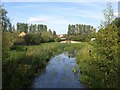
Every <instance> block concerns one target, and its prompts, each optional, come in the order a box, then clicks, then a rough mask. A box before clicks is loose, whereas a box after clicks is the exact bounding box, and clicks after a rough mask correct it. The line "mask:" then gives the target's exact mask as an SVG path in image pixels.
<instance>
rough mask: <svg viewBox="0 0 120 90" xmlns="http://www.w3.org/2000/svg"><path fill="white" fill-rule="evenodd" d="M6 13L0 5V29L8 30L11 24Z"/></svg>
mask: <svg viewBox="0 0 120 90" xmlns="http://www.w3.org/2000/svg"><path fill="white" fill-rule="evenodd" d="M7 13H8V12H7V11H6V10H5V9H4V8H3V7H2V6H0V25H2V31H8V27H9V26H10V24H11V23H10V19H9V18H8V16H7Z"/></svg>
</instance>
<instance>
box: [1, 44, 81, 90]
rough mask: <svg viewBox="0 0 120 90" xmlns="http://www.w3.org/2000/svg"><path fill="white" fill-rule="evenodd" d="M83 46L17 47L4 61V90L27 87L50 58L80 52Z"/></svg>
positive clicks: (45, 45) (42, 45)
mask: <svg viewBox="0 0 120 90" xmlns="http://www.w3.org/2000/svg"><path fill="white" fill-rule="evenodd" d="M80 46H82V47H83V44H61V43H44V44H41V45H37V46H17V47H16V50H10V51H9V57H5V56H4V61H3V72H2V73H3V89H4V88H17V89H19V88H23V87H27V86H28V85H29V84H30V83H31V82H32V80H33V78H34V77H35V76H36V75H38V74H39V73H40V72H42V71H43V69H44V68H45V66H46V65H47V62H48V61H49V58H50V57H52V56H53V55H55V54H59V53H61V52H64V51H65V52H66V51H69V50H75V49H76V50H78V49H80V48H81V47H80Z"/></svg>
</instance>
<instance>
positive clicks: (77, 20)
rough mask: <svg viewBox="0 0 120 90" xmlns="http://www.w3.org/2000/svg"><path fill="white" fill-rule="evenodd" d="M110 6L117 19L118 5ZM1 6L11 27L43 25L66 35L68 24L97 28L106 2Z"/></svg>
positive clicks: (37, 3)
mask: <svg viewBox="0 0 120 90" xmlns="http://www.w3.org/2000/svg"><path fill="white" fill-rule="evenodd" d="M111 4H112V7H113V10H114V15H115V17H117V12H118V6H117V5H118V3H117V2H111ZM3 6H4V8H5V9H6V10H7V12H8V15H7V16H8V17H10V21H11V22H12V24H13V25H15V24H16V23H17V22H21V23H28V24H31V23H32V24H45V25H47V26H48V29H51V30H52V31H53V30H55V31H56V33H57V34H66V33H67V30H68V25H69V24H85V25H91V26H93V27H95V28H98V26H99V25H100V23H101V21H102V20H104V18H103V13H102V11H103V10H104V9H105V8H106V2H3ZM33 11H34V12H33Z"/></svg>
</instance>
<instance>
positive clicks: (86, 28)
mask: <svg viewBox="0 0 120 90" xmlns="http://www.w3.org/2000/svg"><path fill="white" fill-rule="evenodd" d="M95 33H96V29H95V28H94V27H93V26H91V25H84V24H76V25H70V24H69V25H68V33H67V34H68V38H69V39H71V40H78V41H89V40H90V39H91V38H92V37H95Z"/></svg>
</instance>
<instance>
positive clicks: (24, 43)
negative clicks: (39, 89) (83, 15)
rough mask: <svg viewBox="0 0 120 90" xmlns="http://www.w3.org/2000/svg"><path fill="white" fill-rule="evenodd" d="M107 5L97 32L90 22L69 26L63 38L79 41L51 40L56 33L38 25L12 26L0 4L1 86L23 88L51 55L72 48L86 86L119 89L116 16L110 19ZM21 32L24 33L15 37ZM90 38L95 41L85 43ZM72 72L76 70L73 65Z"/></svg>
mask: <svg viewBox="0 0 120 90" xmlns="http://www.w3.org/2000/svg"><path fill="white" fill-rule="evenodd" d="M107 5H108V8H107V9H105V11H104V16H105V21H103V22H102V24H101V26H100V29H99V31H98V32H95V29H94V28H93V27H92V26H90V25H81V24H76V25H69V27H68V35H66V37H67V39H70V40H77V41H84V42H81V43H79V44H71V43H66V44H62V43H58V42H55V41H60V40H59V38H57V36H56V32H55V31H53V32H52V31H51V30H50V29H49V30H48V28H47V26H46V25H42V24H38V25H36V24H31V25H28V24H26V23H17V29H15V26H12V24H11V23H10V20H9V18H8V17H7V15H6V14H7V11H6V10H5V9H4V8H2V7H0V12H1V13H2V14H1V17H2V18H1V19H2V20H0V21H2V22H1V23H2V34H3V37H2V39H3V40H2V69H3V70H2V76H3V88H21V87H27V86H28V85H29V84H30V83H31V81H32V80H33V78H34V77H35V76H37V75H38V74H39V73H41V72H42V71H43V70H44V68H45V66H46V65H47V62H48V61H49V59H50V58H51V57H52V56H54V55H56V54H59V53H62V52H69V51H71V50H73V51H74V50H76V54H75V57H76V59H77V63H78V65H79V67H80V73H81V74H80V80H81V82H83V83H85V84H86V86H88V87H90V88H97V87H99V88H120V86H119V85H118V84H119V83H120V81H119V80H120V77H119V76H120V71H119V70H120V62H119V57H120V50H119V49H120V48H119V44H120V43H119V42H120V38H119V37H120V33H119V30H120V19H119V18H116V19H113V10H112V7H111V4H110V3H108V4H107ZM22 31H24V32H26V36H24V37H18V34H19V33H20V32H22ZM92 37H95V38H96V40H95V41H94V42H88V41H90V39H91V38H92ZM53 41H54V42H53ZM85 41H87V42H85ZM48 42H49V43H48ZM73 72H74V73H76V72H77V69H76V67H75V68H74V69H73Z"/></svg>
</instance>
